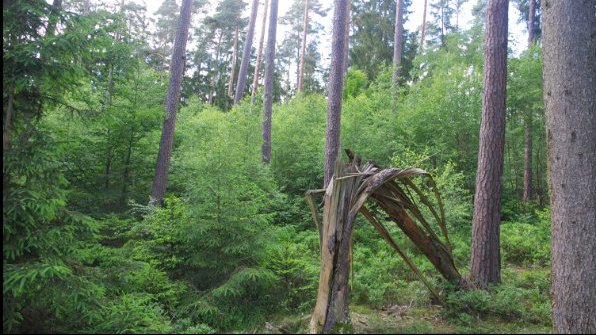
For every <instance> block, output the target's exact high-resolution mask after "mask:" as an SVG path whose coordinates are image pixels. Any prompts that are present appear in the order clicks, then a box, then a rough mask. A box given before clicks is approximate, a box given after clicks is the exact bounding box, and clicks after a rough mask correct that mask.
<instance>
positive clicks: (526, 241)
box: [501, 214, 550, 266]
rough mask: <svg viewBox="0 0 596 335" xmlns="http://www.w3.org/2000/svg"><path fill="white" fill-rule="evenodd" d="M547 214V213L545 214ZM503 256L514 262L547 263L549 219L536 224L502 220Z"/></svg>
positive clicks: (548, 260) (548, 253)
mask: <svg viewBox="0 0 596 335" xmlns="http://www.w3.org/2000/svg"><path fill="white" fill-rule="evenodd" d="M547 215H548V214H547ZM501 236H502V237H501V247H502V250H503V257H504V258H505V259H506V260H507V261H509V262H511V263H514V264H535V265H542V266H544V265H548V264H549V263H550V221H549V220H548V219H546V220H545V219H544V218H543V219H542V220H540V221H539V222H538V223H537V224H530V223H524V222H503V223H502V224H501Z"/></svg>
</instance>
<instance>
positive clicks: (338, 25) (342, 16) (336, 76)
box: [324, 0, 348, 187]
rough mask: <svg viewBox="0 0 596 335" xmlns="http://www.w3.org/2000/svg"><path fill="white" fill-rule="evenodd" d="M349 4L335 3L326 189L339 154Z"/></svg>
mask: <svg viewBox="0 0 596 335" xmlns="http://www.w3.org/2000/svg"><path fill="white" fill-rule="evenodd" d="M347 11H348V9H347V2H346V1H341V0H335V1H334V11H333V35H332V37H331V40H332V43H331V68H330V70H329V85H328V95H327V98H328V100H327V101H328V103H327V128H326V130H325V185H324V186H325V187H327V185H328V184H329V181H330V180H331V177H332V176H333V169H334V167H335V162H336V161H337V159H338V153H339V146H340V143H339V138H340V136H339V134H340V123H341V99H342V96H343V92H342V91H343V82H344V80H343V76H344V66H343V63H344V53H345V47H346V46H345V34H346V32H347V31H346V15H347Z"/></svg>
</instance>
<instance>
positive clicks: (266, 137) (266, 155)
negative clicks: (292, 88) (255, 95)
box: [261, 0, 278, 164]
mask: <svg viewBox="0 0 596 335" xmlns="http://www.w3.org/2000/svg"><path fill="white" fill-rule="evenodd" d="M277 3H278V0H271V13H269V33H268V34H267V55H266V56H267V57H266V60H265V97H264V98H265V99H264V102H263V127H262V135H263V136H262V137H263V144H262V145H261V161H262V162H263V163H265V164H269V161H270V160H271V115H272V114H273V110H272V109H273V80H274V71H275V35H276V32H277Z"/></svg>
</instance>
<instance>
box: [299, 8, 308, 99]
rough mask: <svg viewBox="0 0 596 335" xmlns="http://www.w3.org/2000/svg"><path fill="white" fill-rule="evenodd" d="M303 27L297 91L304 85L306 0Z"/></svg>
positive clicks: (306, 25)
mask: <svg viewBox="0 0 596 335" xmlns="http://www.w3.org/2000/svg"><path fill="white" fill-rule="evenodd" d="M303 26H304V29H303V31H302V54H301V55H300V73H299V75H298V87H297V91H298V92H302V86H303V85H304V59H305V55H306V35H307V34H308V0H306V1H305V4H304V23H303Z"/></svg>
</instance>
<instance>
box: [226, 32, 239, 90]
mask: <svg viewBox="0 0 596 335" xmlns="http://www.w3.org/2000/svg"><path fill="white" fill-rule="evenodd" d="M237 48H238V27H236V34H235V35H234V48H233V50H232V61H231V62H230V64H231V66H230V81H229V82H228V96H229V97H230V98H232V99H234V95H233V94H234V71H235V70H236V49H237Z"/></svg>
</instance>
